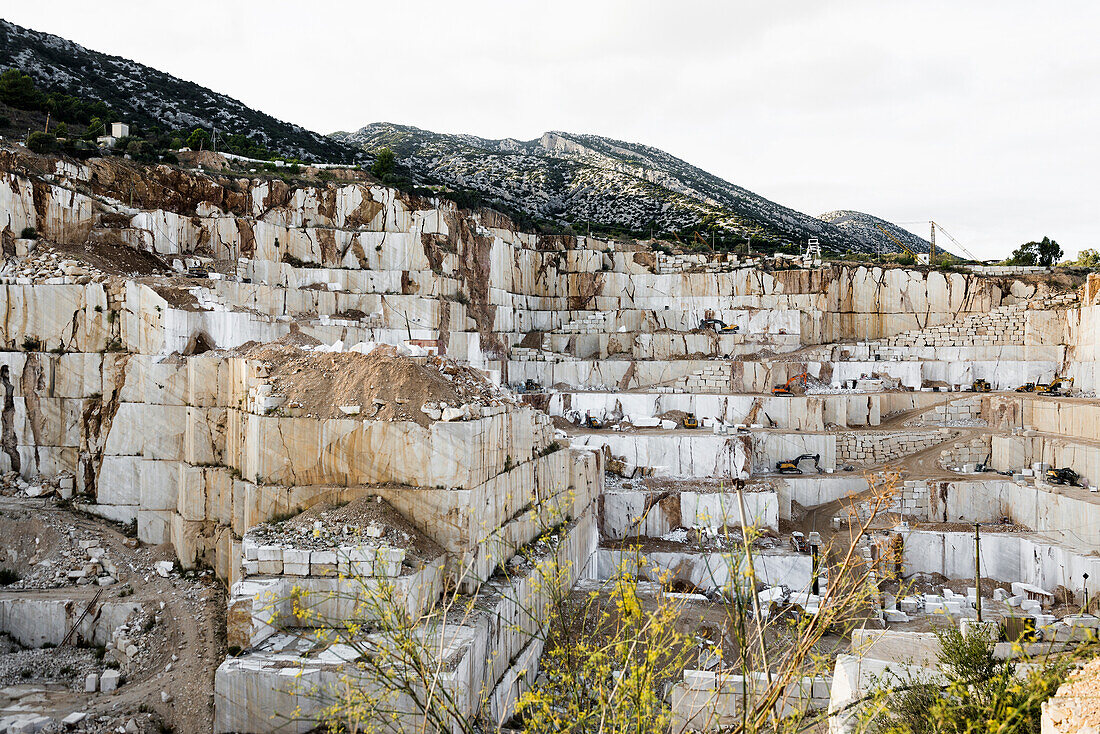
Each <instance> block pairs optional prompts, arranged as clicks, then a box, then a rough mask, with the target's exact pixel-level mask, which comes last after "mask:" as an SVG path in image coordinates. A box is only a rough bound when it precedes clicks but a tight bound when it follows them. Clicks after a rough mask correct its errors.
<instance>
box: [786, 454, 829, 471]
mask: <svg viewBox="0 0 1100 734" xmlns="http://www.w3.org/2000/svg"><path fill="white" fill-rule="evenodd" d="M807 459H813V460H814V469H817V473H818V474H820V473H821V454H802V456H799V457H798V458H797V459H788V460H787V461H777V462H775V470H776V472H778V473H779V474H801V473H802V469H800V468H799V466H798V464H799V463H800V462H802V461H805V460H807Z"/></svg>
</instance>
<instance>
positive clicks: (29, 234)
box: [19, 227, 38, 240]
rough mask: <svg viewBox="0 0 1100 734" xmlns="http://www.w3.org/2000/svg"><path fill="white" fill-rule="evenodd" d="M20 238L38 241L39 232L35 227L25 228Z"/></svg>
mask: <svg viewBox="0 0 1100 734" xmlns="http://www.w3.org/2000/svg"><path fill="white" fill-rule="evenodd" d="M19 236H20V237H22V238H23V239H25V240H36V239H38V230H36V229H35V228H34V227H24V228H23V231H22V232H20V233H19Z"/></svg>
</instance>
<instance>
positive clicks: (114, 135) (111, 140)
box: [95, 122, 130, 148]
mask: <svg viewBox="0 0 1100 734" xmlns="http://www.w3.org/2000/svg"><path fill="white" fill-rule="evenodd" d="M128 137H130V126H129V125H128V124H126V123H125V122H112V123H111V134H110V135H100V136H99V137H98V138H96V139H95V140H96V142H97V143H99V144H100V145H102V146H106V147H108V148H113V147H115V143H117V142H118V139H119V138H128Z"/></svg>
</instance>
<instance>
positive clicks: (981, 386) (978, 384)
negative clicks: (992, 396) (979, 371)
mask: <svg viewBox="0 0 1100 734" xmlns="http://www.w3.org/2000/svg"><path fill="white" fill-rule="evenodd" d="M992 389H993V386H992V385H990V384H989V380H974V384H973V385H971V386H970V392H989V391H990V390H992Z"/></svg>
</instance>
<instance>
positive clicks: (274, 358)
mask: <svg viewBox="0 0 1100 734" xmlns="http://www.w3.org/2000/svg"><path fill="white" fill-rule="evenodd" d="M288 336H293V335H288ZM239 352H240V353H242V354H243V355H244V356H248V357H250V358H253V359H259V360H262V361H263V362H265V363H266V364H267V365H268V370H269V371H268V375H269V378H270V380H271V383H272V384H273V386H274V393H275V394H277V395H282V396H285V397H286V403H285V405H286V406H287V407H288V408H291V409H294V410H296V411H305V413H306V414H308V415H310V416H313V417H317V418H343V417H347V414H345V413H344V412H343V411H341V410H340V407H341V406H359V413H358V415H360V416H361V417H363V418H369V419H372V420H390V421H403V420H409V421H415V422H416V423H419V424H420V425H422V426H427V425H429V424H431V423H432V419H431V418H430V417H429V416H428V415H427V414H425V413H424V411H422V410H421V407H422V406H423V405H424V404H425V403H437V404H438V403H446V404H447V405H448V406H450V407H458V406H461V405H465V404H471V403H472V404H481V405H486V404H499V403H500V402H502V401H503V400H504V396H503V394H502V393H501V392H500V391H499V390H498V389H497V388H496V387H495V386H494V385H493V384H492V383H490V382H489V380H488V379H487V378H486V377H485V376H484V375H483V374H482V373H481V372H479V371H477V370H475V369H472V368H470V367H464V366H461V365H457V364H455V363H453V362H450V361H448V360H445V359H442V358H439V357H429V358H426V359H425V358H415V357H405V356H402V355H399V354H398V353H397V349H396V348H395V347H392V346H388V345H382V346H379V347H376V348H375V349H374V350H373V351H371V352H370V353H369V354H360V353H358V352H309V351H304V350H301V349H298V348H296V347H294V346H292V345H290V344H287V343H277V342H276V343H271V344H264V345H257V346H250V347H244V348H242V349H241V350H239Z"/></svg>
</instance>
